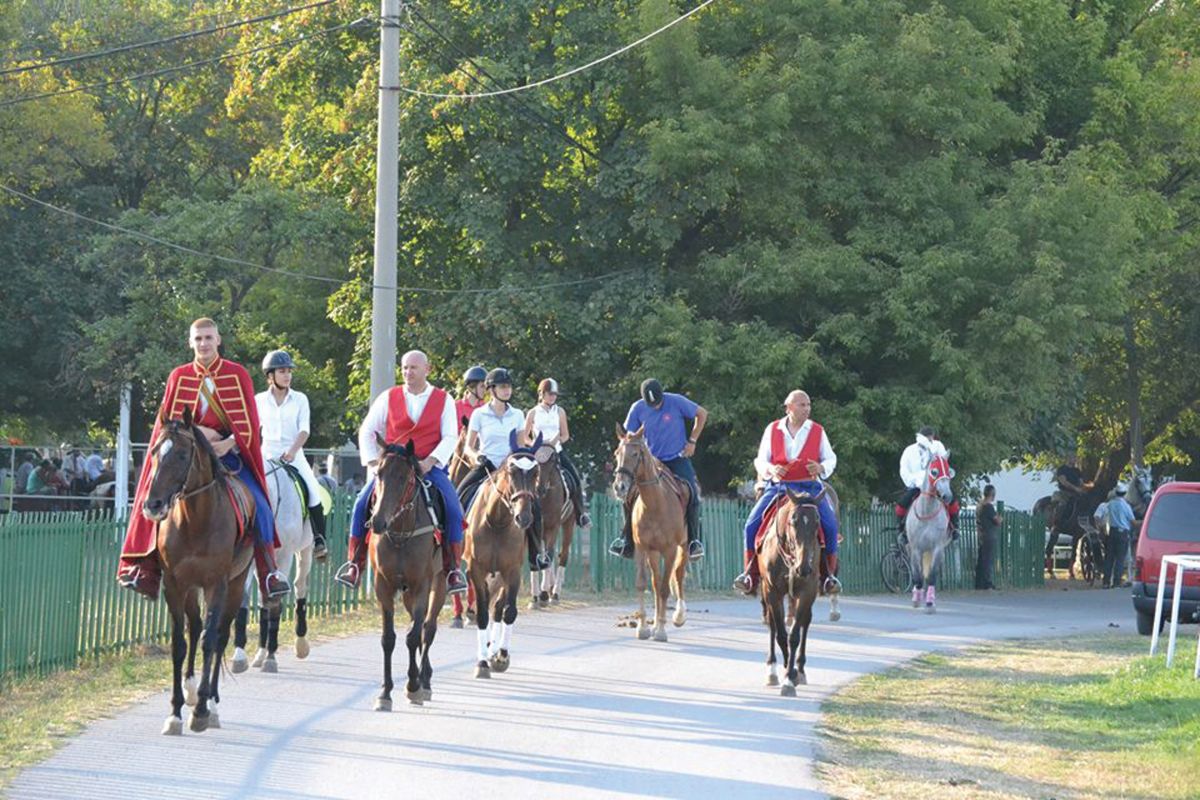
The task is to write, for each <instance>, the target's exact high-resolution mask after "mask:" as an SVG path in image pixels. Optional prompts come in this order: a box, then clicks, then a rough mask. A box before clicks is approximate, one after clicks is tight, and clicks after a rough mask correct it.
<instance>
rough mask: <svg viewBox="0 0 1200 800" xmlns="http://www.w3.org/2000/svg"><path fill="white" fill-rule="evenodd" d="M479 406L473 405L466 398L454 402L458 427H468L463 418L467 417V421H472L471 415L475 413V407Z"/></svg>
mask: <svg viewBox="0 0 1200 800" xmlns="http://www.w3.org/2000/svg"><path fill="white" fill-rule="evenodd" d="M477 408H479V406H473V405H471V404H470V403H468V402H467V401H466V400H456V401H455V402H454V415H455V417H456V418H457V419H456V420H455V421H456V422H457V423H458V429H459V430H460V431H461V430H462V429H463V428H465V427H467V423H466V422H463V420H464V419H465V420H466V421H467V422H470V421H471V415H472V414H474V413H475V409H477Z"/></svg>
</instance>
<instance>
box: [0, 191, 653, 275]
mask: <svg viewBox="0 0 1200 800" xmlns="http://www.w3.org/2000/svg"><path fill="white" fill-rule="evenodd" d="M0 191H3V192H7V193H8V194H10V195H12V196H14V197H19V198H21V199H22V200H25V201H27V202H30V203H34V204H36V205H39V206H42V207H43V208H47V209H50V210H51V211H54V212H57V213H59V214H62V215H64V216H68V217H71V218H73V219H77V220H80V221H82V222H88V223H91V224H92V225H97V226H99V227H101V228H105V229H107V230H110V231H113V232H114V233H120V234H123V235H125V236H129V237H132V238H134V239H140V240H142V241H144V242H149V243H150V244H156V245H159V246H160V247H166V248H169V249H171V250H176V251H178V252H181V253H186V254H188V255H192V256H197V257H199V258H208V259H212V260H213V261H219V262H222V263H225V264H233V265H235V266H239V267H250V268H252V269H256V270H260V271H262V272H270V273H273V274H277V275H284V276H286V277H289V278H300V279H303V280H310V281H317V282H320V283H331V284H336V285H338V286H343V285H345V284H347V283H350V282H351V280H350V279H342V278H330V277H328V276H325V275H310V274H308V273H304V272H292V271H291V270H286V269H280V268H279V267H268V266H266V265H265V264H258V263H255V262H253V261H246V260H245V259H241V258H236V257H233V256H223V255H219V254H217V253H206V252H204V251H203V250H196V249H194V248H191V247H188V246H187V245H182V244H179V243H178V242H172V241H169V240H167V239H161V238H159V237H157V236H153V235H151V234H148V233H142V232H141V231H135V230H133V229H132V228H126V227H123V226H121V225H116V224H114V223H111V222H105V221H104V220H99V219H96V218H94V217H89V216H87V215H85V214H80V213H79V212H78V211H72V210H71V209H69V208H63V207H62V206H56V205H54V204H53V203H47V202H46V201H45V200H39V199H38V198H36V197H34V196H33V195H31V194H26V193H25V192H22V191H21V190H19V189H14V188H12V187H11V186H5V185H4V184H2V183H0ZM636 271H637V270H634V269H623V270H617V271H615V272H608V273H605V274H603V275H594V276H592V277H589V278H577V279H575V280H569V281H558V282H555V283H540V284H538V286H537V288H538V289H558V288H564V287H568V286H581V285H583V284H587V283H597V282H599V281H606V280H609V279H611V278H617V277H624V276H626V275H632V274H634V273H635V272H636ZM363 288H369V289H387V290H394V291H397V292H407V293H410V294H441V295H481V294H502V293H506V292H526V291H529V288H530V287H528V286H500V287H494V288H481V289H443V288H438V287H432V286H376V285H375V284H364V285H363Z"/></svg>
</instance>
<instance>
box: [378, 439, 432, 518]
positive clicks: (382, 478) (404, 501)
mask: <svg viewBox="0 0 1200 800" xmlns="http://www.w3.org/2000/svg"><path fill="white" fill-rule="evenodd" d="M375 441H376V442H377V443H378V444H379V446H380V447H381V448H383V453H382V455H380V457H379V462H378V464H377V465H376V469H375V505H374V508H372V510H371V530H372V531H374V532H375V533H385V532H386V531H388V530H391V529H392V528H393V526H394V525H395V523H396V522H397V521H398V520H399V519H400V516H401V515H402V514H403V513H404V512H405V511H408V510H410V509H412V508H413V507H414V503H415V500H416V496H417V480H418V479H419V477H420V474H421V468H420V465H419V464H418V463H417V456H416V453H415V451H414V448H413V443H412V439H409V440H408V442H407V443H406V444H405V445H404V446H403V447H401V446H400V445H398V444H388V443H387V442H385V441H384V439H383V437H382V436H380V435H379V434H378V433H376V434H375Z"/></svg>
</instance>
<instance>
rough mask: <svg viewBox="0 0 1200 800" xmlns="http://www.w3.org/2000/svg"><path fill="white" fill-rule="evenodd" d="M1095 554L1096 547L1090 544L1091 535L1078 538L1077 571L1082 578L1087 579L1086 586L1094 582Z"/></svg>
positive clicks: (1095, 570)
mask: <svg viewBox="0 0 1200 800" xmlns="http://www.w3.org/2000/svg"><path fill="white" fill-rule="evenodd" d="M1096 556H1097V553H1096V549H1095V547H1093V545H1092V540H1091V537H1090V536H1084V537H1083V538H1082V539H1080V540H1079V573H1080V575H1081V576H1082V577H1083V579H1084V580H1085V581H1087V584H1088V586H1092V585H1094V584H1095V583H1096V572H1097V571H1098V570H1097V569H1096V566H1097V565H1096V561H1097V558H1096Z"/></svg>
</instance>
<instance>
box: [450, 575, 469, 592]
mask: <svg viewBox="0 0 1200 800" xmlns="http://www.w3.org/2000/svg"><path fill="white" fill-rule="evenodd" d="M446 591H447V592H449V593H450V594H466V592H467V578H466V576H465V575H463V571H462V570H461V569H452V570H450V571H449V572H448V573H446Z"/></svg>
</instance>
